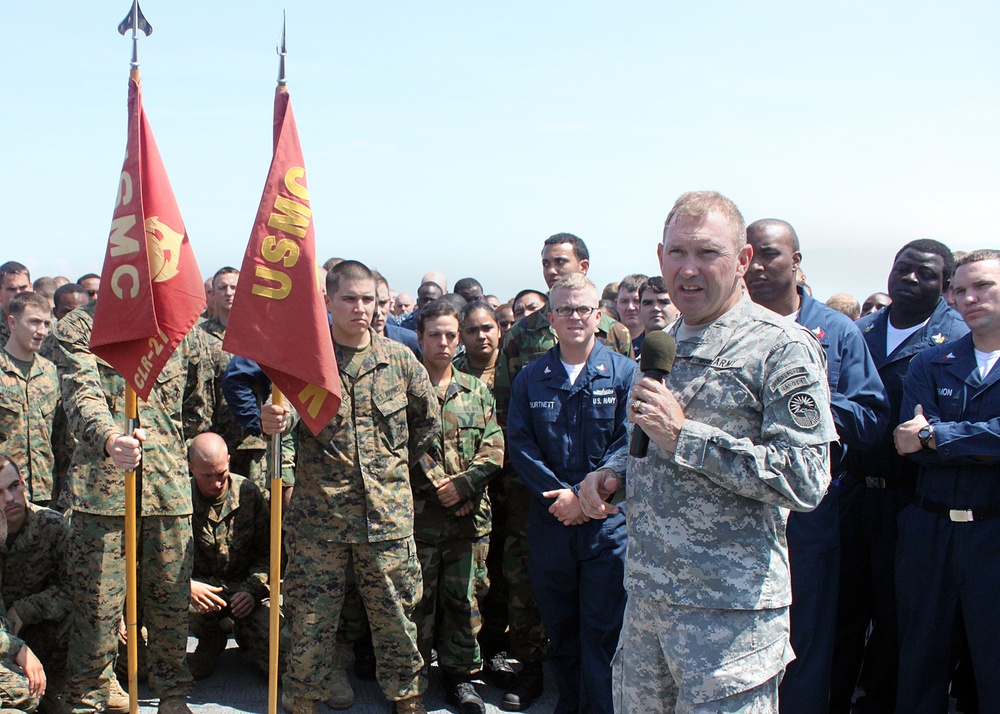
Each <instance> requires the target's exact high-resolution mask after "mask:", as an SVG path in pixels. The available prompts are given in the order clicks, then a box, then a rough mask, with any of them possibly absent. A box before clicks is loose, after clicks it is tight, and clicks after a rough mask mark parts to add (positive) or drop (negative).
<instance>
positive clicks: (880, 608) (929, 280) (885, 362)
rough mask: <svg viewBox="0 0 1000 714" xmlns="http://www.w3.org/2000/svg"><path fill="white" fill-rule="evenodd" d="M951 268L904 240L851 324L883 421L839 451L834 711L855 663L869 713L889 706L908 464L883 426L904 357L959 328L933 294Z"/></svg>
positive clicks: (848, 693)
mask: <svg viewBox="0 0 1000 714" xmlns="http://www.w3.org/2000/svg"><path fill="white" fill-rule="evenodd" d="M954 266H955V261H954V258H953V256H952V253H951V251H950V250H949V249H948V246H946V245H944V244H943V243H940V242H938V241H936V240H930V239H920V240H915V241H911V242H909V243H907V244H906V245H904V246H903V247H902V248H900V249H899V251H898V252H897V253H896V257H895V258H894V260H893V263H892V268H891V269H890V270H889V277H888V293H889V296H890V297H891V304H890V305H889V306H888V307H885V308H883V309H881V310H879V311H878V312H875V313H872V314H870V315H868V316H866V317H862V318H861V319H860V320H858V322H857V325H858V328H859V329H860V330H861V334H862V336H863V337H864V340H865V342H866V343H867V344H868V349H869V351H870V352H871V355H872V359H873V360H874V362H875V367H876V368H877V369H878V373H879V377H880V378H881V380H882V384H883V386H885V389H886V392H887V393H888V395H889V412H890V419H889V426H888V428H887V429H886V431H885V434H884V435H883V437H882V440H881V441H880V442H879V443H878V445H876V446H875V448H873V449H871V450H869V451H868V452H866V453H864V454H854V453H853V452H850V451H849V452H848V454H847V458H848V474H849V475H850V478H848V479H847V480H846V481H842V482H841V506H842V507H841V547H842V556H843V557H842V559H841V581H840V604H839V607H838V609H837V637H836V646H835V648H834V653H833V686H832V690H831V694H830V711H831V712H832V713H833V714H846V713H847V712H849V711H850V707H851V699H852V697H853V695H854V692H855V689H856V688H857V684H858V678H859V676H860V673H861V669H862V661H863V662H864V670H865V676H864V682H865V706H866V707H868V708H870V709H869V710H870V711H873V712H892V711H895V710H896V688H897V680H898V667H899V643H898V635H897V632H898V630H897V625H898V614H897V610H896V582H895V575H894V573H895V570H896V557H895V554H896V539H897V532H898V531H897V519H898V516H899V513H900V511H902V510H903V508H905V507H906V506H907V505H909V504H910V503H912V502H913V499H914V486H915V484H916V478H917V467H916V464H914V463H913V462H911V461H910V460H909V459H906V458H904V457H902V456H900V455H899V454H898V453H897V452H896V447H895V445H894V444H893V439H892V432H893V429H894V428H895V427H896V425H897V424H899V422H900V411H899V410H900V407H901V405H902V402H903V384H904V379H905V377H906V371H907V368H908V367H909V364H910V360H911V359H913V357H914V356H915V355H917V354H918V353H919V352H921V351H923V350H925V349H929V348H931V347H934V346H936V345H940V344H943V343H945V342H949V341H951V340H955V339H958V338H959V337H961V336H962V335H964V334H965V333H966V332H968V328H967V327H966V326H965V323H964V322H962V318H961V316H960V315H959V314H958V313H957V312H955V311H954V310H952V309H951V308H949V307H948V305H947V303H945V301H944V299H943V297H942V296H943V293H944V291H945V290H946V289H947V287H948V284H949V281H950V280H951V276H952V273H953V272H954ZM911 414H912V412H911ZM903 416H904V417H905V416H906V415H903Z"/></svg>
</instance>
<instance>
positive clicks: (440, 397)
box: [410, 281, 504, 714]
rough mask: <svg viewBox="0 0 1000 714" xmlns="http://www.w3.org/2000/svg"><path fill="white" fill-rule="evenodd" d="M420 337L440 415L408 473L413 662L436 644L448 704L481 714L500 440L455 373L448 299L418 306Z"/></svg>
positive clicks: (489, 406) (480, 390) (492, 408)
mask: <svg viewBox="0 0 1000 714" xmlns="http://www.w3.org/2000/svg"><path fill="white" fill-rule="evenodd" d="M459 282H461V281H459ZM417 329H418V330H419V332H418V333H417V334H418V335H419V336H420V346H421V348H422V349H423V363H424V367H425V368H426V369H427V374H428V376H429V377H430V380H431V384H432V385H434V387H436V392H437V401H438V404H439V405H440V410H441V431H440V433H439V434H437V435H436V437H435V440H434V444H433V445H432V446H431V448H430V451H429V453H428V457H427V458H425V459H423V460H422V461H421V462H420V466H419V467H418V468H416V469H411V471H410V484H411V485H412V487H413V507H414V511H415V513H414V519H413V528H414V537H415V538H416V541H417V554H418V556H419V557H420V568H421V572H422V576H423V584H424V593H423V597H422V598H421V600H420V605H419V606H418V607H417V627H418V635H419V642H420V653H421V655H422V656H423V658H424V661H426V662H429V661H430V657H431V648H432V647H434V646H435V643H436V646H437V655H438V666H439V667H440V669H441V672H442V674H443V675H444V680H445V698H446V699H447V701H449V702H451V703H452V704H455V705H456V706H457V707H458V708H459V711H461V712H463V714H485V712H486V704H485V703H484V702H483V698H482V696H481V695H480V694H479V693H478V692H477V691H476V688H475V686H474V685H473V683H472V679H473V677H474V675H476V673H478V672H479V670H480V669H482V657H481V654H480V650H479V643H478V641H477V637H478V635H479V630H480V627H481V625H482V619H481V616H480V611H479V607H480V604H479V602H478V600H477V585H478V584H479V583H480V582H483V581H484V580H486V556H487V553H488V551H489V542H490V541H489V535H490V529H491V519H490V515H491V514H490V499H489V497H488V496H487V494H486V487H487V485H488V484H489V482H490V481H491V480H492V479H493V478H494V477H495V476H496V475H497V474H499V473H500V469H501V467H502V466H503V451H504V441H503V432H502V431H501V430H500V425H499V424H498V423H497V420H496V401H495V400H494V398H493V394H492V393H491V392H490V390H489V388H488V387H487V386H486V385H485V384H484V383H483V382H481V381H479V380H478V379H476V378H475V377H473V376H471V375H469V374H465V373H463V372H460V371H459V370H458V368H457V367H456V366H455V365H454V364H452V360H453V358H454V357H455V352H456V351H457V350H458V345H459V332H460V325H459V316H458V311H457V310H455V307H454V305H452V304H451V303H449V302H448V301H446V300H435V301H434V302H432V303H429V304H427V305H425V306H424V307H423V309H421V311H420V317H419V318H417ZM487 583H488V581H487Z"/></svg>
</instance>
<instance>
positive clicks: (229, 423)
mask: <svg viewBox="0 0 1000 714" xmlns="http://www.w3.org/2000/svg"><path fill="white" fill-rule="evenodd" d="M239 280H240V271H239V270H237V269H236V268H233V267H231V266H228V265H227V266H224V267H222V268H219V269H218V270H216V271H215V275H213V276H212V308H213V309H212V314H211V316H210V317H208V318H207V319H205V320H202V321H200V322H199V323H198V330H199V332H200V333H201V337H202V339H203V342H204V346H205V352H206V353H207V355H208V361H209V365H210V367H209V369H210V372H211V375H212V389H211V394H212V404H211V409H212V428H211V430H212V431H213V432H214V433H216V434H218V435H219V436H221V437H222V438H223V439H225V441H226V447H227V449H228V455H229V456H230V457H232V459H233V469H234V470H235V471H236V472H237V473H239V474H241V475H244V476H246V477H247V478H249V479H250V480H251V481H253V482H254V483H255V484H257V487H258V488H260V489H261V490H262V491H264V490H266V489H267V474H266V473H265V471H266V469H265V467H264V453H265V444H264V442H263V440H261V439H260V438H259V437H257V436H254V435H252V434H248V433H247V432H246V430H245V429H243V427H242V426H240V424H239V422H238V421H237V420H236V417H235V416H234V415H233V412H232V410H231V409H230V408H229V402H228V401H227V400H226V395H225V393H224V392H223V391H222V380H223V377H224V376H225V374H226V368H227V367H228V366H229V360H231V359H232V357H233V356H232V355H231V354H230V353H229V352H226V351H225V350H224V349H222V342H223V340H225V339H226V326H227V325H228V324H229V315H230V313H231V312H232V309H233V300H234V298H235V297H236V286H237V284H238V283H239ZM268 493H269V492H268Z"/></svg>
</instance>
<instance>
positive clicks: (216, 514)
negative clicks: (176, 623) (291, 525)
mask: <svg viewBox="0 0 1000 714" xmlns="http://www.w3.org/2000/svg"><path fill="white" fill-rule="evenodd" d="M229 479H230V481H229V486H228V488H227V489H226V492H225V494H223V496H222V499H221V500H222V503H221V505H219V508H218V510H216V508H215V506H216V505H217V504H214V503H213V502H212V501H209V500H208V499H207V498H205V497H204V496H203V495H202V494H201V491H199V490H198V484H197V482H196V480H195V479H193V478H192V479H191V499H192V501H193V504H194V513H193V515H192V516H191V527H192V530H193V531H194V569H193V572H192V575H191V578H192V579H193V580H198V581H200V582H203V583H207V584H209V585H212V586H215V587H221V588H222V593H221V595H222V597H223V598H224V599H225V600H227V601H228V600H229V598H230V597H232V596H233V595H234V594H235V593H238V592H247V593H250V595H251V596H252V597H253V600H254V609H253V612H252V613H251V614H249V615H247V616H246V617H232V614H231V613H230V611H229V608H223V609H222V610H219V611H217V612H206V613H200V612H191V614H190V633H191V635H192V636H194V637H198V638H201V637H211V636H212V635H218V634H219V633H222V632H223V629H222V627H221V625H220V620H222V619H223V618H225V617H229V618H232V620H233V635H234V636H235V637H236V642H237V643H238V644H239V646H240V647H241V648H242V649H243V650H244V651H245V652H246V654H247V655H248V656H249V657H250V660H251V661H252V662H253V663H254V664H255V665H256V666H257V667H259V668H260V669H262V670H263V671H265V672H266V671H267V668H268V642H269V638H268V614H267V610H268V608H267V605H266V604H264V603H263V602H262V601H263V600H264V599H265V598H267V596H268V584H267V582H268V570H269V563H270V547H271V546H270V543H271V537H270V536H271V531H270V528H271V520H270V509H269V508H268V504H267V500H265V498H264V495H263V494H262V493H261V492H260V489H259V488H257V486H256V485H255V484H254V483H253V482H252V481H250V480H249V479H247V478H244V477H243V476H239V475H237V474H234V473H230V474H229Z"/></svg>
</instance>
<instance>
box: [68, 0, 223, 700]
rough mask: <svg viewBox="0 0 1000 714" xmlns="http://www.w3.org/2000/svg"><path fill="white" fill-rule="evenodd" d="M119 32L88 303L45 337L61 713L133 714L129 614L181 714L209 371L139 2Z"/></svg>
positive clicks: (187, 677)
mask: <svg viewBox="0 0 1000 714" xmlns="http://www.w3.org/2000/svg"><path fill="white" fill-rule="evenodd" d="M128 29H131V30H132V39H133V47H132V68H131V72H130V78H129V102H128V107H129V119H128V143H127V148H126V153H125V161H124V165H123V167H122V173H121V176H120V178H119V182H118V189H117V197H116V202H115V212H114V218H113V221H112V226H111V234H110V237H109V241H108V247H107V252H106V255H105V262H104V269H103V274H102V277H101V287H100V291H99V293H98V297H99V299H98V300H97V301H92V302H91V303H90V304H89V305H87V306H85V307H84V308H81V309H79V310H76V311H74V312H73V313H71V314H70V315H67V316H66V317H65V318H64V319H63V320H62V321H61V322H60V324H59V328H58V330H57V331H56V340H57V345H58V349H57V354H56V362H57V366H58V369H59V376H60V383H61V388H62V394H63V399H64V406H65V409H66V414H67V418H68V421H69V428H70V431H71V432H72V433H73V434H74V435H75V436H76V438H77V442H78V443H77V446H76V449H75V451H74V453H73V457H72V462H71V465H70V468H69V475H68V483H67V485H66V487H67V489H68V493H69V500H70V505H71V508H72V510H73V518H72V533H71V536H70V538H71V540H70V548H69V552H70V555H69V557H68V562H67V574H66V586H67V590H68V594H69V596H70V599H71V600H72V602H73V610H74V625H73V631H72V633H71V636H70V645H69V652H68V659H67V681H66V685H65V693H64V702H63V711H64V712H67V713H70V712H72V713H76V712H81V713H82V712H93V711H95V710H97V711H124V710H126V708H127V709H128V710H131V711H132V712H137V711H138V702H137V698H136V685H135V679H136V677H135V669H136V665H135V655H134V653H135V651H136V650H135V648H136V645H137V642H136V641H137V639H138V637H139V632H138V627H137V624H138V622H137V618H138V617H139V616H140V614H141V618H142V622H143V624H144V625H145V627H146V629H147V632H148V669H149V688H150V691H151V693H152V694H153V696H156V697H159V700H160V701H159V709H158V711H159V712H161V713H162V714H178V713H184V712H189V711H190V709H189V708H188V706H187V703H186V695H187V692H188V690H189V689H190V687H191V686H192V683H193V680H192V678H191V674H190V673H189V671H188V668H187V665H186V662H185V654H186V649H187V620H188V601H189V600H188V590H189V582H190V578H191V568H192V541H191V513H192V503H191V488H190V483H189V481H188V474H187V464H186V458H185V452H184V441H185V438H190V437H193V436H194V435H195V434H197V433H199V432H200V431H202V430H204V429H206V428H207V427H208V426H209V416H210V410H209V408H208V406H209V396H208V394H207V392H206V383H207V381H208V379H207V375H205V374H203V371H204V369H206V368H207V365H204V366H203V363H202V350H201V345H200V343H199V342H198V341H197V337H196V335H189V334H188V333H189V331H190V330H191V327H192V326H193V325H194V323H195V321H196V320H197V318H198V315H199V313H200V312H201V311H202V310H203V309H204V306H205V297H204V291H203V287H202V280H201V274H200V273H199V271H198V266H197V263H196V262H195V259H194V254H193V252H192V250H191V246H190V243H189V242H188V238H187V234H186V230H185V228H184V222H183V220H182V219H181V215H180V211H179V210H178V208H177V204H176V201H175V200H174V196H173V191H172V190H171V188H170V183H169V180H168V179H167V175H166V171H165V170H164V167H163V164H162V162H161V160H160V155H159V152H158V150H157V148H156V143H155V141H154V140H153V135H152V132H151V130H150V127H149V124H148V122H147V119H146V116H145V113H144V111H143V108H142V90H141V87H140V85H139V71H138V58H137V37H138V32H139V31H140V30H141V31H142V32H144V33H145V34H147V35H149V34H150V32H152V28H151V26H150V25H149V23H148V22H146V19H145V18H144V17H143V16H142V12H141V10H140V9H139V5H138V2H137V0H136V1H135V2H133V5H132V9H131V11H130V13H129V16H128V17H127V18H126V19H125V21H123V22H122V24H121V25H120V26H119V31H120V32H121V33H122V34H124V33H125V31H126V30H128ZM136 397H138V399H136ZM133 409H134V410H135V411H134V412H133V411H132V410H133ZM123 554H125V555H126V556H128V557H123ZM126 580H127V581H128V584H129V586H130V588H129V590H130V591H131V590H132V586H134V587H135V588H136V590H135V593H134V596H133V593H132V592H130V596H129V599H130V602H129V607H128V615H127V617H126V620H127V625H128V634H129V639H130V642H129V646H130V657H129V663H130V667H129V670H130V676H129V679H130V690H131V691H130V695H131V696H130V700H131V701H130V702H129V703H128V705H127V707H126V706H123V704H124V702H123V693H122V691H121V688H120V685H119V684H118V682H117V680H116V679H115V675H114V660H115V654H116V652H117V647H118V630H119V622H120V620H121V617H122V614H123V605H124V604H125V598H126Z"/></svg>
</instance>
